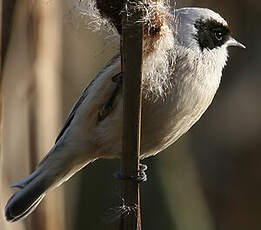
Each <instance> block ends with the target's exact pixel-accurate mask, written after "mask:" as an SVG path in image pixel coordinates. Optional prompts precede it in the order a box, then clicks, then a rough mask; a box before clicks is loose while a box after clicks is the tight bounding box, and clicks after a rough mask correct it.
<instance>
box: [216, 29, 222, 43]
mask: <svg viewBox="0 0 261 230" xmlns="http://www.w3.org/2000/svg"><path fill="white" fill-rule="evenodd" d="M215 38H216V39H217V40H218V41H221V40H222V39H223V33H222V32H220V31H216V32H215Z"/></svg>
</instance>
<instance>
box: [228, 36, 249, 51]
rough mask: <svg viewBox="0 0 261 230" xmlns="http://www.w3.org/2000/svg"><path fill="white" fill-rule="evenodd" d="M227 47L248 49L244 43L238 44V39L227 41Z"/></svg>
mask: <svg viewBox="0 0 261 230" xmlns="http://www.w3.org/2000/svg"><path fill="white" fill-rule="evenodd" d="M227 46H237V47H240V48H243V49H246V47H245V46H244V45H243V44H242V43H240V42H238V41H237V40H236V39H234V38H232V37H231V38H230V39H229V40H228V41H227Z"/></svg>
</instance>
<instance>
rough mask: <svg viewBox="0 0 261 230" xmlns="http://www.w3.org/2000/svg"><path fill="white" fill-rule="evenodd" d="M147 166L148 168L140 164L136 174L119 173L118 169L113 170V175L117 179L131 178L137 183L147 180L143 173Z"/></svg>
mask: <svg viewBox="0 0 261 230" xmlns="http://www.w3.org/2000/svg"><path fill="white" fill-rule="evenodd" d="M147 168H148V167H147V165H144V164H140V167H139V170H138V173H137V175H130V176H129V175H124V174H123V173H121V172H119V171H117V172H115V173H114V174H113V175H114V177H115V178H116V179H119V180H132V181H135V182H137V183H141V182H145V181H147V175H146V173H145V171H146V170H147Z"/></svg>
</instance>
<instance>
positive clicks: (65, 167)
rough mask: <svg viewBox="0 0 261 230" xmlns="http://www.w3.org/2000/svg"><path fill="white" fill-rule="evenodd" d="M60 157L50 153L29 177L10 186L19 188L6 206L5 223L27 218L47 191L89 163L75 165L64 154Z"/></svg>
mask: <svg viewBox="0 0 261 230" xmlns="http://www.w3.org/2000/svg"><path fill="white" fill-rule="evenodd" d="M61 154H62V153H61ZM62 155H63V157H62V156H61V155H60V153H58V154H57V153H54V152H52V151H51V152H50V153H49V154H48V155H47V156H46V157H45V158H44V159H43V160H42V161H41V163H40V164H39V166H38V168H37V169H36V170H35V171H34V172H33V173H32V174H31V175H30V176H28V177H26V178H25V179H23V180H21V181H19V182H18V183H16V184H14V185H12V186H11V187H14V188H19V190H18V191H17V192H16V193H15V194H14V195H13V196H12V197H11V198H10V199H9V200H8V202H7V204H6V207H5V216H6V219H7V221H10V222H14V221H18V220H21V219H23V218H25V217H27V216H28V215H29V214H30V213H31V212H32V211H34V209H35V208H36V207H37V206H38V204H39V203H40V201H41V200H42V199H43V198H44V197H45V195H46V193H47V192H48V191H50V190H52V189H53V188H55V187H58V186H59V185H61V184H62V183H63V182H65V181H66V180H68V179H69V178H70V177H71V176H72V175H73V174H75V173H76V172H77V171H79V170H80V169H81V168H82V167H84V166H85V165H86V164H88V163H89V162H90V161H84V163H81V164H76V163H75V162H74V161H73V160H72V159H70V158H69V157H67V158H68V159H66V157H65V156H64V154H62ZM69 155H70V154H68V156H69Z"/></svg>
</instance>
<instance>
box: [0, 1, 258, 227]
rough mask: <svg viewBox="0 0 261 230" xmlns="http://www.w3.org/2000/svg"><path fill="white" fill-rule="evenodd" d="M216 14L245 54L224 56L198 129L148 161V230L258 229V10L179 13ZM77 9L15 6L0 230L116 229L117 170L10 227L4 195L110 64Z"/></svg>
mask: <svg viewBox="0 0 261 230" xmlns="http://www.w3.org/2000/svg"><path fill="white" fill-rule="evenodd" d="M173 4H174V5H175V6H176V7H184V6H199V7H207V8H211V9H213V10H215V11H217V12H219V13H220V14H221V15H222V16H223V17H224V18H225V19H226V20H227V21H228V22H229V24H230V27H231V28H232V31H233V34H234V37H235V38H237V39H238V40H240V41H241V42H242V43H244V44H245V45H246V46H247V49H246V50H241V49H237V48H231V49H230V50H229V53H230V59H229V62H228V66H227V67H226V69H225V71H224V74H223V79H222V83H221V87H220V89H219V91H218V93H217V95H216V97H215V100H214V102H213V104H212V105H211V107H210V108H209V109H208V111H207V112H206V113H205V114H204V116H203V117H202V118H201V120H200V121H199V122H198V123H197V124H196V125H195V126H194V127H193V128H192V129H191V130H190V132H189V133H188V134H186V135H185V136H184V137H182V138H181V139H180V140H179V141H177V143H175V144H174V145H173V146H172V147H170V148H168V149H167V150H166V151H164V152H163V153H161V154H159V155H157V156H156V157H153V158H150V159H147V160H145V161H144V163H145V164H147V165H148V166H149V169H148V171H147V175H148V182H147V183H144V184H142V187H141V196H142V226H143V229H145V230H148V229H150V230H154V229H155V230H156V229H157V230H158V229H164V230H170V229H171V230H259V229H260V228H261V167H260V164H261V150H260V149H261V43H260V36H261V30H260V18H261V2H260V1H258V0H248V1H245V0H230V1H225V0H191V1H185V0H184V1H182V0H180V1H176V2H175V3H174V2H173ZM89 20H90V18H88V17H87V16H85V12H84V11H79V7H78V6H77V2H76V1H73V0H42V1H32V0H27V1H26V0H24V1H17V3H16V6H15V14H14V25H13V29H12V34H11V42H10V46H9V49H8V55H7V59H6V63H5V66H4V75H3V86H2V90H3V104H4V107H3V131H2V156H1V165H0V166H1V169H0V170H1V171H0V173H1V174H0V176H1V181H0V182H1V184H0V198H1V199H0V208H1V211H0V213H1V214H0V229H1V230H11V229H12V230H35V229H37V230H47V229H48V230H50V229H55V230H62V229H64V230H82V229H90V230H91V229H95V230H99V229H102V230H104V229H117V221H115V218H114V217H115V210H116V209H117V205H118V203H119V200H120V186H119V182H118V181H116V180H115V179H114V178H113V176H112V174H113V172H114V171H116V170H118V168H119V161H118V160H99V161H97V162H95V163H93V164H92V165H89V166H87V167H86V168H85V169H83V170H82V171H81V172H80V173H78V174H77V175H76V176H74V177H73V178H72V179H71V180H70V181H68V182H67V183H66V184H65V185H64V186H62V187H61V188H59V189H57V190H56V191H54V192H52V193H51V194H49V195H48V197H47V198H46V199H45V200H44V202H42V203H41V205H40V206H39V207H38V208H37V210H36V211H35V212H34V213H33V214H32V215H31V216H30V217H29V218H27V219H26V220H25V221H22V222H19V223H7V222H6V221H5V219H4V217H3V209H4V206H5V203H6V201H7V199H8V197H9V196H10V195H11V194H12V193H13V192H14V191H13V189H10V188H9V185H10V184H12V183H14V182H16V181H17V180H19V179H21V178H23V177H25V176H27V175H28V174H29V173H30V172H31V171H32V170H33V169H34V167H35V166H36V165H37V163H38V162H39V160H40V159H41V158H42V157H43V156H44V155H45V153H46V152H47V151H48V150H49V149H50V147H51V146H52V144H53V143H54V140H55V137H56V135H57V134H58V132H59V130H60V129H61V127H62V124H63V122H64V121H65V119H66V116H67V114H68V112H69V111H70V108H71V107H72V105H73V103H74V101H75V100H76V99H77V97H78V96H79V94H80V92H81V91H82V90H83V89H84V87H85V86H86V85H87V84H88V82H89V81H90V80H91V79H92V78H93V76H94V74H95V73H97V72H98V71H99V69H100V68H102V67H103V66H104V65H105V64H106V62H107V61H108V60H109V59H110V58H111V57H112V56H113V55H114V54H115V52H116V50H117V49H115V46H114V44H112V43H111V42H110V37H109V36H108V34H104V33H102V32H101V31H93V29H90V25H89Z"/></svg>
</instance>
